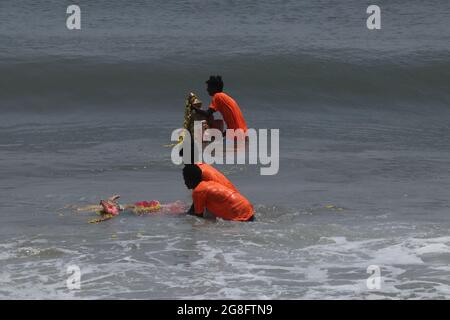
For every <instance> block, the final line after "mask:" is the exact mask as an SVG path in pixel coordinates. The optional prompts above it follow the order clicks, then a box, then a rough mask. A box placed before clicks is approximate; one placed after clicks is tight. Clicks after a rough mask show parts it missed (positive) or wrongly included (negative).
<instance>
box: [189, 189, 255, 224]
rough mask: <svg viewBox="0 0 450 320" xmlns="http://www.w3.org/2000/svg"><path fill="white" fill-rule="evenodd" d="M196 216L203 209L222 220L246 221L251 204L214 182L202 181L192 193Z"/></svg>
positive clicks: (249, 216)
mask: <svg viewBox="0 0 450 320" xmlns="http://www.w3.org/2000/svg"><path fill="white" fill-rule="evenodd" d="M192 198H193V199H194V209H195V213H196V214H203V212H204V211H205V209H207V210H208V211H209V212H211V213H212V214H214V215H215V216H217V217H219V218H222V219H224V220H234V221H247V220H249V219H250V218H251V217H252V216H253V214H254V211H253V206H252V204H251V203H250V202H249V201H248V200H247V199H246V198H245V197H244V196H242V195H241V194H240V193H239V192H237V191H234V190H231V189H230V188H227V187H225V186H223V185H221V184H220V183H217V182H214V181H202V182H200V183H199V185H198V186H197V187H196V188H195V189H194V191H193V193H192Z"/></svg>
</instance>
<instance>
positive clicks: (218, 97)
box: [209, 92, 247, 132]
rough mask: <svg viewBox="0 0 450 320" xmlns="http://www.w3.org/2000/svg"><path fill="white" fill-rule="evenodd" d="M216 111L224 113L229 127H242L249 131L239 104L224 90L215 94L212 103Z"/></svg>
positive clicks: (224, 118) (223, 115)
mask: <svg viewBox="0 0 450 320" xmlns="http://www.w3.org/2000/svg"><path fill="white" fill-rule="evenodd" d="M209 107H210V108H211V109H213V110H215V111H219V112H220V113H221V114H222V117H223V120H224V121H225V123H226V124H227V129H242V130H244V132H247V124H246V122H245V119H244V116H243V114H242V111H241V108H240V107H239V105H238V104H237V103H236V101H234V99H233V98H231V97H230V96H229V95H227V94H226V93H224V92H218V93H216V94H214V96H213V98H212V101H211V105H210V106H209Z"/></svg>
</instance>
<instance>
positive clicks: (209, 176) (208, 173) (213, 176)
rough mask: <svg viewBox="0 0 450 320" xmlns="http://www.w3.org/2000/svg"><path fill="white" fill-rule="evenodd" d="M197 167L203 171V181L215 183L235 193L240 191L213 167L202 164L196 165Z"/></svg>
mask: <svg viewBox="0 0 450 320" xmlns="http://www.w3.org/2000/svg"><path fill="white" fill-rule="evenodd" d="M196 165H197V166H198V167H199V168H200V170H202V178H203V181H215V182H217V183H220V184H221V185H223V186H225V187H227V188H229V189H231V190H233V191H238V190H237V189H236V187H235V186H234V185H233V184H232V183H231V181H230V180H228V178H227V177H225V176H224V175H223V174H222V173H221V172H220V171H219V170H217V169H216V168H214V167H213V166H211V165H209V164H207V163H202V162H199V163H196Z"/></svg>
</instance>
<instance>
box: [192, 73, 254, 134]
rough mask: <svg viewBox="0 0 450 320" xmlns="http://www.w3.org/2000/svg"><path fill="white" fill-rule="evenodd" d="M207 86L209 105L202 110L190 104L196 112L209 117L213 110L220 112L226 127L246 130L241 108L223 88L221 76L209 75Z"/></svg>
mask: <svg viewBox="0 0 450 320" xmlns="http://www.w3.org/2000/svg"><path fill="white" fill-rule="evenodd" d="M206 83H207V85H208V87H207V89H206V91H208V94H209V95H210V96H211V97H212V101H211V105H210V106H209V109H208V110H202V109H200V108H196V107H195V106H192V107H193V108H194V109H195V111H196V112H198V113H199V114H201V115H204V116H206V117H208V118H209V117H210V116H211V115H212V114H213V113H214V112H216V111H219V112H220V113H221V114H222V117H223V120H224V121H225V123H226V124H227V129H234V130H236V129H242V130H243V131H244V133H245V132H247V124H246V123H245V119H244V116H243V115H242V111H241V108H239V105H238V104H237V103H236V101H234V99H233V98H231V97H230V96H229V95H227V94H226V93H224V92H222V90H223V81H222V77H221V76H210V77H209V80H208V81H206Z"/></svg>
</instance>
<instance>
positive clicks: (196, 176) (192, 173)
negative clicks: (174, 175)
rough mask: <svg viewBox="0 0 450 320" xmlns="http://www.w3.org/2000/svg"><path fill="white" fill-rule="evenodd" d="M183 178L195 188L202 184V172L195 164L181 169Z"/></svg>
mask: <svg viewBox="0 0 450 320" xmlns="http://www.w3.org/2000/svg"><path fill="white" fill-rule="evenodd" d="M183 177H184V180H186V181H188V182H191V184H192V185H193V186H197V185H198V184H199V183H200V182H202V170H201V169H200V168H199V167H198V166H197V165H195V164H186V165H184V168H183Z"/></svg>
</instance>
